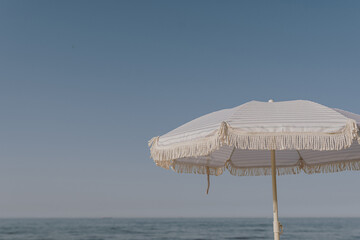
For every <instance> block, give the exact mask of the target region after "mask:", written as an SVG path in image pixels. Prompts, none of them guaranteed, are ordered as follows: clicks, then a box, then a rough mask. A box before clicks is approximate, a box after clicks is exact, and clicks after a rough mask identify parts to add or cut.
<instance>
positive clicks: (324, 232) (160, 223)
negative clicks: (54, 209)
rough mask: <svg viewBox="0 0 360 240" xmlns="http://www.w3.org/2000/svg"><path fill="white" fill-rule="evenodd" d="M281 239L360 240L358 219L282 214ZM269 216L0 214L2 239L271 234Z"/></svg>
mask: <svg viewBox="0 0 360 240" xmlns="http://www.w3.org/2000/svg"><path fill="white" fill-rule="evenodd" d="M280 220H281V222H282V224H283V225H284V226H285V232H284V234H283V235H281V239H292V240H297V239H306V240H315V239H327V240H335V239H342V240H346V239H349V240H350V239H360V218H281V219H280ZM272 238H273V233H272V219H270V218H169V219H165V218H163V219H149V218H147V219H140V218H139V219H121V218H119V219H117V218H103V219H100V218H99V219H1V220H0V239H1V240H10V239H11V240H115V239H117V240H118V239H121V240H145V239H154V240H155V239H156V240H165V239H169V240H180V239H181V240H190V239H191V240H206V239H272Z"/></svg>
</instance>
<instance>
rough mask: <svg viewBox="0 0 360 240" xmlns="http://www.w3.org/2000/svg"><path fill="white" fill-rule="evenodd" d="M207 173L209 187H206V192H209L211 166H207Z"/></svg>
mask: <svg viewBox="0 0 360 240" xmlns="http://www.w3.org/2000/svg"><path fill="white" fill-rule="evenodd" d="M206 174H207V184H208V186H207V189H206V194H209V189H210V169H209V167H206Z"/></svg>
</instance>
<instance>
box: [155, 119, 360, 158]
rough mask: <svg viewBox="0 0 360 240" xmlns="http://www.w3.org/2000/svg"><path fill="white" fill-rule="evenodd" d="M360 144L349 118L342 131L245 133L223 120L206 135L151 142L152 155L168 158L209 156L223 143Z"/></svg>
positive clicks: (257, 146)
mask: <svg viewBox="0 0 360 240" xmlns="http://www.w3.org/2000/svg"><path fill="white" fill-rule="evenodd" d="M356 139H357V140H358V142H359V144H360V133H359V129H358V126H357V125H356V122H355V121H354V120H353V119H349V120H348V122H347V124H346V126H345V127H344V129H343V130H342V131H341V132H338V133H331V134H325V133H317V134H315V133H244V132H241V131H239V130H237V129H234V128H232V127H231V126H229V124H228V123H226V122H222V123H221V125H220V127H219V129H218V130H216V131H214V132H213V133H212V134H210V136H207V137H205V138H201V139H196V140H192V141H187V142H185V143H178V144H172V145H170V146H159V137H154V138H152V139H151V140H150V141H149V147H150V152H151V157H152V158H153V159H154V160H158V161H166V160H173V159H179V158H184V157H198V156H205V155H208V154H210V153H211V152H213V151H215V150H217V149H219V148H220V147H221V146H223V145H228V146H234V147H236V148H239V149H249V150H285V149H288V150H292V149H293V150H294V149H296V150H305V149H307V150H319V151H326V150H341V149H344V148H348V147H350V146H351V144H352V143H353V141H354V140H356Z"/></svg>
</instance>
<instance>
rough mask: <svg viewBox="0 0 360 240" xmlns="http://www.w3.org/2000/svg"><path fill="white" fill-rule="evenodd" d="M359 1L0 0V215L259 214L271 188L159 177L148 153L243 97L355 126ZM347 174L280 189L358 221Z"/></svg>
mask: <svg viewBox="0 0 360 240" xmlns="http://www.w3.org/2000/svg"><path fill="white" fill-rule="evenodd" d="M359 12H360V1H329V0H326V1H4V0H1V1H0V113H1V115H0V163H1V164H0V209H1V211H0V217H207V216H211V217H217V216H221V217H247V216H252V217H257V216H259V217H272V195H271V194H272V192H271V178H270V177H234V176H231V175H230V174H224V175H222V176H219V177H212V178H211V181H212V185H211V189H210V194H209V195H208V196H207V195H206V194H205V191H206V177H205V176H203V175H190V174H182V175H181V174H177V173H174V172H172V171H166V170H164V169H161V168H159V167H156V166H155V164H154V163H153V162H152V160H151V159H150V157H149V156H150V153H149V150H148V146H147V141H148V140H149V139H150V138H151V137H153V136H157V135H161V134H164V133H166V132H168V131H169V130H171V129H173V128H175V127H178V126H179V125H181V124H183V123H185V122H187V121H189V120H192V119H194V118H196V117H199V116H201V115H203V114H206V113H209V112H213V111H216V110H220V109H223V108H230V107H234V106H237V105H240V104H242V103H245V102H247V101H250V100H259V101H267V100H268V99H270V98H273V99H274V100H275V101H282V100H293V99H308V100H312V101H316V102H319V103H321V104H324V105H326V106H330V107H337V108H342V109H345V110H348V111H352V112H355V113H360V104H359V100H360V97H359V87H360V79H359V76H360V67H359V66H360V14H359ZM359 182H360V173H359V172H343V173H336V174H327V175H323V174H321V175H304V174H301V175H295V176H281V177H279V178H278V199H279V214H280V217H281V216H283V217H284V216H293V217H296V216H312V217H314V216H319V217H322V216H358V217H360V191H359Z"/></svg>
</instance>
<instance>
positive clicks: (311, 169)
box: [155, 159, 360, 176]
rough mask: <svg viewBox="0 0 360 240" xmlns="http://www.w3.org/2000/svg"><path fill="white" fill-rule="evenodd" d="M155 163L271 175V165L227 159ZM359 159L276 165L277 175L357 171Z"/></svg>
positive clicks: (187, 170)
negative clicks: (223, 161)
mask: <svg viewBox="0 0 360 240" xmlns="http://www.w3.org/2000/svg"><path fill="white" fill-rule="evenodd" d="M155 163H156V165H157V166H159V167H162V168H165V169H170V168H171V169H173V170H174V171H175V172H177V173H194V174H209V175H215V176H219V175H221V174H223V172H224V170H225V168H226V169H227V170H228V171H229V172H230V174H231V175H234V176H267V175H271V166H269V167H249V168H242V167H236V166H234V165H233V164H232V163H231V161H227V162H226V164H225V166H224V167H218V168H214V167H208V166H202V165H195V164H182V163H177V162H176V161H173V160H170V161H155ZM359 170H360V159H357V160H348V161H337V162H333V163H322V164H306V163H305V161H299V162H298V164H297V165H295V166H291V167H281V166H279V167H277V168H276V172H277V175H279V176H281V175H294V174H300V173H301V172H303V173H305V174H315V173H335V172H342V171H359Z"/></svg>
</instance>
